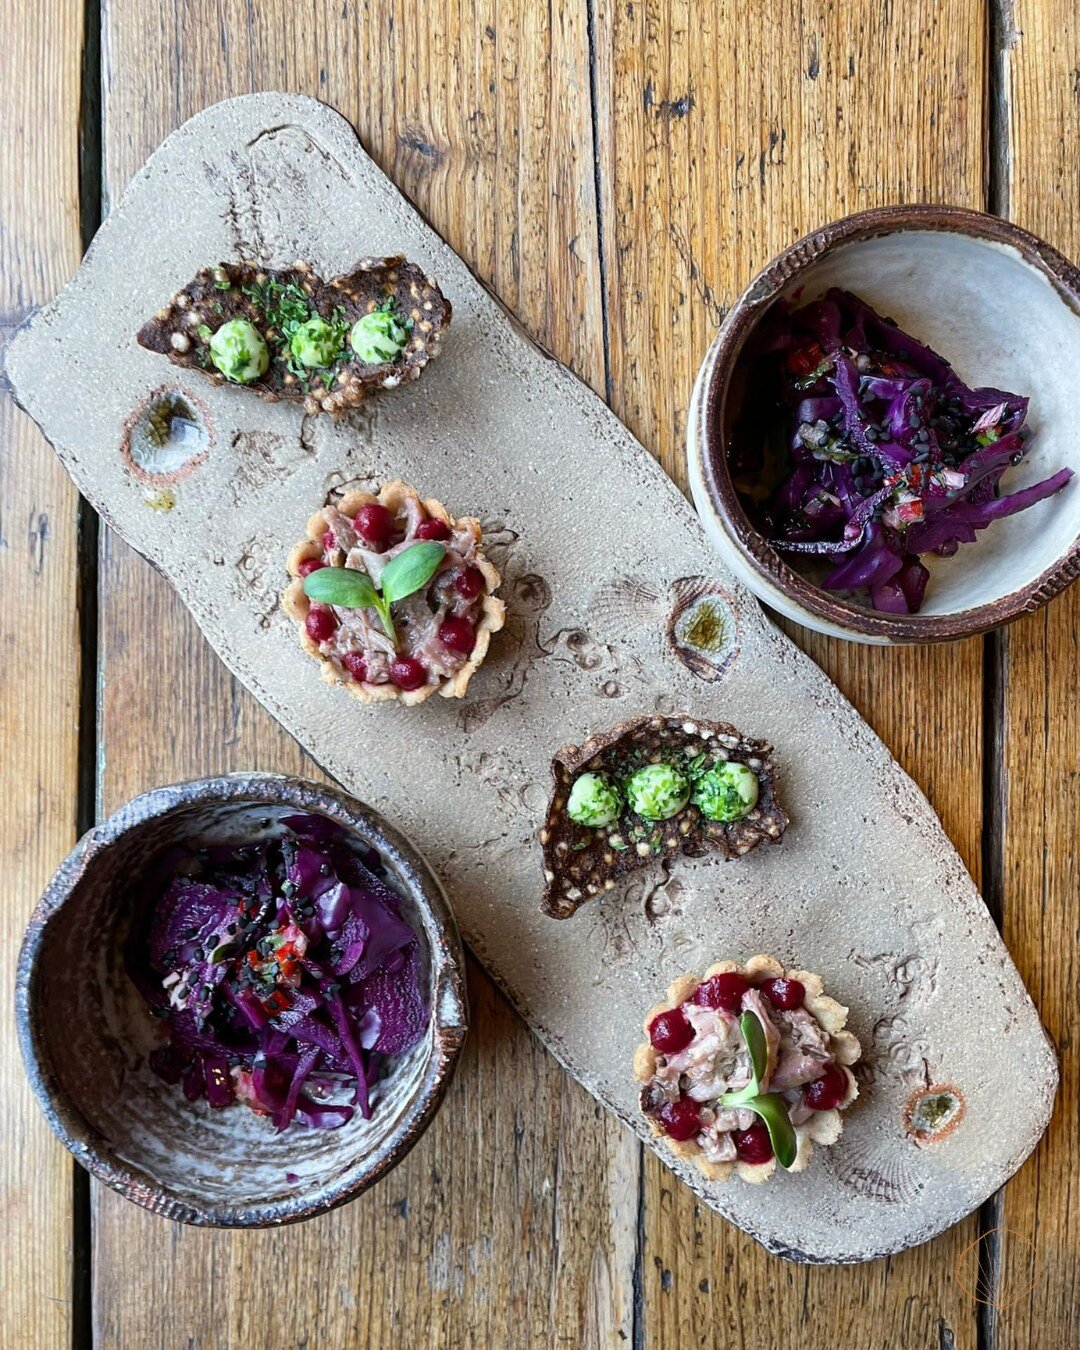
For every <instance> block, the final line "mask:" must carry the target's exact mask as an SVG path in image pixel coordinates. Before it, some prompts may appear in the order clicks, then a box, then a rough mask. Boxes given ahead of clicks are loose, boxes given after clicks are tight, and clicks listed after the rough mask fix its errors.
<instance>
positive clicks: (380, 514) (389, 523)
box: [353, 502, 394, 546]
mask: <svg viewBox="0 0 1080 1350" xmlns="http://www.w3.org/2000/svg"><path fill="white" fill-rule="evenodd" d="M353 524H354V525H355V526H356V532H357V534H362V535H363V536H364V538H365V540H367V542H368V543H369V544H377V545H380V546H381V545H383V544H385V543H387V542H388V541H389V539H390V536H391V535H392V534H393V533H394V517H393V516H392V515H391V514H390V512H389V511H388V510H387V509H386V507H385V506H383V505H382V504H381V502H368V503H367V505H366V506H362V507H361V508H360V510H359V511H357V513H356V519H355V520H354V521H353Z"/></svg>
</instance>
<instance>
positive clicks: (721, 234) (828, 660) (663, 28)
mask: <svg viewBox="0 0 1080 1350" xmlns="http://www.w3.org/2000/svg"><path fill="white" fill-rule="evenodd" d="M984 22H985V15H984V7H983V5H982V4H980V3H976V0H965V2H964V3H961V4H956V5H951V6H947V7H946V6H939V5H935V4H931V3H915V2H914V0H913V3H910V4H905V5H893V6H881V5H878V4H873V3H869V2H867V3H858V4H850V5H841V6H805V5H801V4H798V3H794V2H792V3H781V4H776V5H772V6H766V7H764V8H762V7H754V6H748V5H745V4H740V3H737V0H720V2H719V3H711V0H710V2H708V3H707V2H706V0H662V2H661V0H645V3H641V0H633V3H631V4H624V3H623V2H622V0H599V3H598V5H597V21H596V38H597V40H596V47H597V57H598V77H597V81H596V88H597V93H598V116H599V122H598V146H599V149H600V178H601V194H602V195H601V204H602V221H603V224H604V238H605V243H606V249H605V260H606V273H607V275H606V286H607V297H608V303H607V310H608V316H609V325H610V342H609V346H610V351H611V370H612V388H613V399H612V403H613V407H614V408H615V410H616V411H617V412H618V413H619V414H620V415H621V416H622V417H623V418H624V420H626V422H627V424H628V425H629V426H630V427H631V429H632V430H633V431H634V432H635V433H636V434H637V435H638V436H639V437H641V438H642V440H643V441H644V443H645V444H646V445H648V446H649V447H650V448H651V449H652V450H653V451H654V452H655V453H656V454H657V455H658V456H659V457H660V459H661V462H662V463H663V464H664V466H665V468H667V470H668V471H669V472H670V473H672V475H673V476H675V477H676V478H677V479H678V480H679V481H680V482H685V476H684V467H683V448H684V437H685V430H686V426H685V415H686V408H687V403H688V400H689V393H690V388H691V385H692V382H693V379H694V375H695V373H696V368H697V364H698V362H699V361H700V359H701V357H702V356H703V355H704V353H705V350H706V348H707V346H708V343H709V341H710V340H711V337H712V335H713V333H714V331H715V328H716V326H717V324H718V323H719V322H720V320H721V318H722V315H723V313H724V311H725V308H726V307H727V306H728V305H730V303H731V302H732V300H733V299H734V298H735V296H736V295H737V294H738V292H739V291H740V290H741V289H742V287H743V286H744V285H745V284H746V282H747V281H748V280H749V278H750V277H751V276H752V275H753V273H754V272H755V271H756V270H757V269H758V268H759V267H761V266H763V265H764V264H765V263H766V262H767V261H768V260H769V258H770V257H771V256H772V255H773V254H774V253H775V252H776V251H777V250H779V249H780V248H781V247H783V246H784V245H785V244H787V243H789V242H791V240H793V239H795V238H797V237H798V236H799V235H801V234H803V233H805V232H806V231H807V230H808V229H811V228H813V227H814V226H815V225H818V224H821V223H824V222H825V221H826V220H829V219H832V218H834V217H836V216H839V215H842V214H844V213H846V212H848V211H853V210H859V209H862V208H866V207H870V206H875V205H879V204H881V203H884V202H891V201H920V200H931V201H952V202H959V203H962V204H967V205H973V206H981V205H982V163H983V161H982V119H983V62H984V40H983V26H984ZM789 631H790V632H791V633H792V635H793V636H794V637H795V638H796V640H797V641H799V642H800V643H801V644H802V645H803V646H804V647H805V648H806V649H807V650H808V651H809V652H810V653H811V655H813V656H814V657H815V659H816V660H817V661H818V662H819V663H820V664H821V665H823V666H824V668H825V669H826V670H827V671H828V672H829V674H830V675H832V677H833V678H834V679H835V680H836V681H837V683H838V684H839V685H840V686H841V688H842V689H844V691H845V692H846V693H847V694H848V695H849V697H850V698H851V699H852V701H853V702H854V703H855V704H856V706H857V707H858V708H859V709H860V711H861V712H862V713H863V714H864V716H866V718H867V719H868V720H869V722H870V723H871V724H872V725H873V726H874V728H875V730H877V732H878V733H879V734H880V735H881V736H882V737H883V738H884V740H885V741H886V743H887V744H888V745H889V746H890V748H891V749H892V750H893V751H894V753H896V754H897V756H898V758H899V759H900V761H901V763H902V764H903V765H904V767H905V768H906V769H907V770H908V771H909V772H910V773H911V774H912V775H913V776H914V778H915V779H916V781H918V782H919V783H920V784H921V785H922V786H923V787H924V789H925V790H926V791H927V793H928V794H929V796H930V799H931V801H932V802H933V804H934V806H935V808H936V809H937V811H938V812H939V814H940V815H941V817H942V819H943V821H944V824H945V827H946V829H947V830H948V831H949V833H950V834H951V836H952V838H953V839H954V840H955V842H956V843H957V845H958V847H959V849H960V852H961V853H962V855H963V856H964V859H965V861H966V862H967V864H968V866H969V867H970V868H971V869H972V870H973V871H974V872H975V874H976V875H978V865H979V848H980V830H981V804H980V803H981V782H980V772H981V744H980V737H981V706H982V702H981V693H982V672H981V646H980V644H979V642H977V641H976V642H972V643H967V644H963V645H958V646H952V647H948V648H939V649H936V650H931V649H925V648H924V649H922V650H917V651H899V650H896V651H881V650H876V649H870V648H863V647H855V646H851V645H846V644H842V643H838V642H835V641H827V640H825V639H821V638H817V637H815V636H813V635H811V634H808V633H806V632H805V631H803V630H800V629H797V628H796V627H795V626H794V625H792V626H791V627H790V629H789ZM759 730H761V731H762V732H763V733H764V734H767V731H768V729H767V728H760V729H759ZM901 881H902V879H899V878H898V884H900V883H901ZM838 921H840V922H842V916H838ZM729 954H730V953H718V955H729ZM791 955H792V958H793V959H795V958H797V955H798V954H797V952H792V953H791ZM976 1233H977V1228H976V1223H975V1220H974V1219H972V1220H970V1221H968V1222H967V1223H965V1224H962V1225H959V1226H958V1227H957V1228H955V1229H954V1230H952V1231H951V1232H950V1233H948V1234H945V1235H943V1236H942V1237H941V1238H939V1239H938V1240H937V1241H936V1242H934V1243H932V1244H930V1245H929V1246H927V1247H925V1248H923V1249H921V1250H918V1251H915V1252H910V1253H907V1254H905V1255H904V1256H902V1257H900V1258H894V1259H892V1260H891V1261H889V1262H888V1263H885V1264H881V1265H877V1266H872V1267H867V1268H858V1269H850V1270H823V1269H815V1270H806V1271H802V1270H794V1269H788V1268H785V1267H784V1266H783V1265H782V1264H780V1263H778V1262H777V1261H775V1260H773V1259H771V1258H769V1257H767V1256H765V1255H764V1254H763V1253H761V1252H760V1251H758V1250H756V1249H755V1248H754V1247H753V1245H752V1244H751V1243H750V1242H749V1241H747V1240H746V1239H745V1238H743V1237H742V1236H741V1235H740V1234H739V1233H738V1232H736V1231H735V1230H734V1229H731V1228H730V1227H727V1226H725V1225H724V1224H723V1222H722V1221H721V1220H719V1219H717V1218H716V1216H715V1215H711V1214H709V1213H708V1212H702V1211H700V1209H699V1208H698V1207H697V1206H696V1205H695V1204H694V1200H693V1197H692V1196H691V1195H690V1194H689V1193H688V1192H686V1191H685V1190H684V1189H683V1188H681V1187H679V1186H677V1185H675V1184H673V1182H672V1179H671V1177H670V1175H669V1174H668V1173H666V1172H665V1170H664V1169H663V1168H662V1167H661V1166H660V1165H659V1164H658V1163H657V1162H656V1161H655V1160H654V1159H651V1158H650V1159H648V1160H647V1161H646V1185H645V1252H644V1319H645V1328H644V1332H645V1340H646V1343H647V1344H649V1345H656V1346H668V1345H670V1346H686V1345H689V1344H701V1345H707V1344H713V1343H718V1342H719V1343H728V1344H732V1345H739V1346H746V1347H757V1346H780V1345H784V1346H786V1345H794V1344H800V1343H802V1341H803V1340H804V1339H806V1338H811V1339H813V1340H816V1341H819V1342H821V1343H825V1344H828V1345H830V1346H837V1347H841V1346H849V1345H850V1346H863V1345H868V1344H872V1345H890V1346H893V1345H895V1346H904V1347H907V1346H920V1347H921V1346H935V1347H936V1346H938V1345H939V1344H946V1343H948V1344H955V1345H956V1346H969V1345H972V1344H974V1341H975V1308H974V1306H973V1304H972V1303H971V1301H970V1300H969V1299H967V1298H966V1296H965V1295H963V1294H962V1293H960V1292H958V1291H957V1289H956V1287H955V1285H954V1284H953V1281H952V1278H951V1271H952V1266H953V1263H954V1261H955V1259H956V1257H957V1256H958V1254H959V1252H960V1251H961V1249H962V1248H963V1247H964V1246H965V1245H966V1244H967V1243H968V1242H970V1241H971V1240H972V1239H973V1238H974V1237H975V1235H976ZM916 1290H917V1291H918V1293H917V1295H916V1294H914V1292H913V1291H916ZM950 1337H951V1339H949V1338H950ZM725 1338H726V1340H725Z"/></svg>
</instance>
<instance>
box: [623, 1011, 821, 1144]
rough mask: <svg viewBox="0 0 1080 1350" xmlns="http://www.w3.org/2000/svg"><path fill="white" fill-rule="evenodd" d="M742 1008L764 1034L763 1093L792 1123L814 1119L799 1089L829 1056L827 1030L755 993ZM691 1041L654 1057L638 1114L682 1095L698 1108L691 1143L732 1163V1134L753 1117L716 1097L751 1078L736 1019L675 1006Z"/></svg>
mask: <svg viewBox="0 0 1080 1350" xmlns="http://www.w3.org/2000/svg"><path fill="white" fill-rule="evenodd" d="M742 1006H743V1009H744V1010H745V1011H748V1012H752V1013H754V1014H755V1016H756V1017H757V1018H758V1020H759V1021H760V1023H761V1026H762V1030H763V1031H764V1033H765V1045H766V1051H767V1067H766V1072H765V1076H764V1078H763V1080H762V1082H761V1084H760V1086H761V1090H762V1091H763V1092H777V1093H779V1094H780V1095H781V1096H782V1097H783V1098H784V1100H785V1102H787V1104H788V1114H789V1117H790V1119H791V1123H792V1124H793V1125H795V1126H798V1125H803V1124H805V1123H806V1121H807V1120H809V1118H810V1117H811V1116H812V1115H813V1111H812V1109H811V1108H810V1107H808V1106H807V1105H806V1104H805V1102H804V1100H803V1095H802V1086H803V1084H805V1083H809V1082H812V1081H813V1080H814V1079H816V1078H820V1077H821V1075H822V1074H823V1073H824V1071H825V1070H826V1069H827V1068H828V1067H829V1065H830V1064H833V1063H835V1057H834V1055H833V1053H832V1050H831V1047H830V1038H829V1034H828V1032H827V1031H825V1030H824V1028H823V1027H822V1026H821V1025H820V1024H819V1023H818V1021H817V1019H816V1018H815V1017H813V1016H812V1014H811V1013H809V1012H808V1011H807V1010H806V1009H805V1008H796V1009H794V1010H790V1011H789V1010H784V1009H780V1008H776V1007H774V1006H773V1005H772V1004H771V1003H770V1002H769V1001H768V1000H767V999H766V998H765V997H764V995H763V994H762V993H761V991H760V990H759V989H753V988H752V989H748V990H747V991H746V993H745V994H744V995H743V1000H742ZM681 1010H682V1013H683V1016H684V1017H685V1018H686V1019H687V1021H688V1022H689V1023H690V1025H691V1026H692V1027H693V1030H694V1038H693V1040H692V1041H691V1042H690V1044H689V1045H687V1046H686V1047H685V1048H684V1049H682V1050H680V1051H678V1053H676V1054H670V1055H662V1054H661V1055H658V1056H657V1058H656V1067H655V1070H654V1073H653V1077H652V1079H651V1080H650V1082H648V1083H647V1084H646V1085H645V1087H644V1089H643V1090H642V1094H641V1105H642V1109H643V1110H644V1111H646V1112H647V1113H649V1114H652V1115H656V1114H658V1112H659V1111H660V1109H661V1108H662V1107H663V1105H664V1103H665V1102H676V1101H678V1100H679V1099H680V1098H682V1097H689V1098H690V1099H691V1100H692V1101H695V1102H697V1103H699V1105H700V1108H701V1109H700V1112H699V1119H700V1121H701V1130H700V1132H699V1134H698V1135H697V1143H698V1146H699V1148H700V1149H701V1152H702V1155H703V1156H704V1158H705V1159H706V1160H707V1161H709V1162H714V1163H722V1162H733V1161H734V1160H735V1158H736V1157H737V1150H736V1147H735V1141H734V1139H733V1137H732V1132H733V1131H735V1130H746V1129H749V1128H750V1126H751V1125H752V1124H753V1123H754V1122H755V1121H756V1120H757V1116H756V1115H755V1113H754V1112H753V1111H750V1110H747V1109H746V1108H745V1107H727V1106H724V1105H723V1104H722V1101H721V1098H722V1097H724V1095H725V1094H726V1093H729V1092H737V1091H738V1090H739V1089H740V1088H743V1087H745V1086H746V1085H747V1084H748V1083H749V1082H750V1078H751V1065H750V1056H749V1052H748V1051H747V1049H746V1044H745V1042H744V1040H743V1036H742V1032H741V1030H740V1028H739V1021H738V1016H737V1015H736V1016H732V1015H731V1014H730V1013H727V1012H725V1011H724V1010H722V1009H719V1008H706V1007H701V1006H699V1005H698V1004H696V1003H684V1004H682V1005H681Z"/></svg>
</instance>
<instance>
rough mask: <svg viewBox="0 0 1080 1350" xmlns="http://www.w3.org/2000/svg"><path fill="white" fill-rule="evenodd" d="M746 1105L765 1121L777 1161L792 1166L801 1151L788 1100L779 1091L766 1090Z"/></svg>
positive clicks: (784, 1165)
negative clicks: (789, 1113) (789, 1111)
mask: <svg viewBox="0 0 1080 1350" xmlns="http://www.w3.org/2000/svg"><path fill="white" fill-rule="evenodd" d="M744 1106H745V1107H746V1109H747V1110H748V1111H753V1113H754V1115H755V1116H760V1117H761V1119H762V1120H763V1121H764V1122H765V1128H766V1129H767V1130H768V1131H769V1142H770V1143H771V1144H772V1150H773V1153H774V1154H775V1155H776V1161H777V1162H778V1163H779V1164H780V1166H781V1167H790V1166H791V1164H792V1163H793V1162H794V1161H795V1155H796V1154H797V1153H798V1151H799V1141H798V1140H797V1139H796V1138H795V1128H794V1126H793V1125H792V1123H791V1117H790V1116H789V1115H788V1104H787V1102H786V1101H784V1099H783V1097H781V1096H780V1094H779V1093H778V1092H765V1093H762V1095H761V1096H760V1097H753V1098H751V1100H750V1101H748V1102H745V1103H744Z"/></svg>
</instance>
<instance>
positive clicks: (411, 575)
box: [311, 539, 446, 604]
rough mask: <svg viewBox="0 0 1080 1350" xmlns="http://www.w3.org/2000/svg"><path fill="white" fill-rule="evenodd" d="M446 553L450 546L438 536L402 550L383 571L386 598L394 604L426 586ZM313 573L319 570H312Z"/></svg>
mask: <svg viewBox="0 0 1080 1350" xmlns="http://www.w3.org/2000/svg"><path fill="white" fill-rule="evenodd" d="M445 557H446V549H445V548H443V546H442V544H438V543H436V542H435V540H434V539H424V540H422V541H421V542H420V543H418V544H413V545H412V546H411V547H410V548H407V549H405V551H404V552H402V553H399V554H398V555H397V557H396V558H393V559H391V561H390V562H388V563H387V564H386V569H385V571H384V572H383V574H382V593H383V599H384V600H386V602H387V604H392V603H393V602H394V601H395V600H404V599H405V597H406V596H408V595H412V594H413V593H414V592H415V591H418V590H420V588H421V587H422V586H426V585H427V584H428V582H429V581H430V580H431V578H432V577H433V576H434V575H435V573H436V572H437V571H438V569H439V564H440V563H441V562H442V560H443V558H445ZM311 575H312V576H318V575H319V574H318V572H312V574H311Z"/></svg>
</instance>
